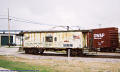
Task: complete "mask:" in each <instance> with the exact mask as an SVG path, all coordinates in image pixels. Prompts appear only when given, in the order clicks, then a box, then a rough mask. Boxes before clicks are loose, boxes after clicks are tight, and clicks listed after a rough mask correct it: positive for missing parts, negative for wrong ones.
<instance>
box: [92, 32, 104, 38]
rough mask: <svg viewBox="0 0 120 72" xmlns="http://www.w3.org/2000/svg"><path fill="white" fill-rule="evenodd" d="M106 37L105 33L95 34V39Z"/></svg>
mask: <svg viewBox="0 0 120 72" xmlns="http://www.w3.org/2000/svg"><path fill="white" fill-rule="evenodd" d="M104 36H105V34H104V33H99V34H94V39H102V38H103V37H104Z"/></svg>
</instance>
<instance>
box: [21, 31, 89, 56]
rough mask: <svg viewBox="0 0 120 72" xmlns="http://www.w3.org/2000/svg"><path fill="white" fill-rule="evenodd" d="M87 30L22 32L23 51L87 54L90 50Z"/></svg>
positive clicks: (29, 52)
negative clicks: (62, 51) (63, 51)
mask: <svg viewBox="0 0 120 72" xmlns="http://www.w3.org/2000/svg"><path fill="white" fill-rule="evenodd" d="M88 32H89V30H69V31H31V32H23V37H24V40H23V42H24V43H23V44H24V45H23V49H24V50H25V53H26V54H38V53H40V54H42V53H43V52H44V50H54V51H61V50H65V51H66V53H68V49H70V55H71V56H74V55H83V54H88V53H89V51H90V50H91V48H90V47H88V46H87V33H88Z"/></svg>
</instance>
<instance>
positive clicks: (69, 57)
mask: <svg viewBox="0 0 120 72" xmlns="http://www.w3.org/2000/svg"><path fill="white" fill-rule="evenodd" d="M69 28H70V27H69V26H67V31H69ZM68 60H70V49H68Z"/></svg>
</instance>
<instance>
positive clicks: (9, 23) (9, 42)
mask: <svg viewBox="0 0 120 72" xmlns="http://www.w3.org/2000/svg"><path fill="white" fill-rule="evenodd" d="M8 32H9V42H8V43H9V44H8V46H9V47H10V18H9V8H8Z"/></svg>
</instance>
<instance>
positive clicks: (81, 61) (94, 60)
mask: <svg viewBox="0 0 120 72" xmlns="http://www.w3.org/2000/svg"><path fill="white" fill-rule="evenodd" d="M0 55H1V56H0V59H6V60H12V61H20V62H26V63H28V64H34V65H38V66H39V65H43V66H46V67H50V68H51V69H53V70H54V71H55V72H120V53H98V55H94V56H86V57H70V58H68V57H67V55H66V54H58V53H53V52H45V53H44V54H43V55H31V54H24V53H20V52H17V49H16V48H12V49H9V48H8V49H6V48H3V49H0Z"/></svg>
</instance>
